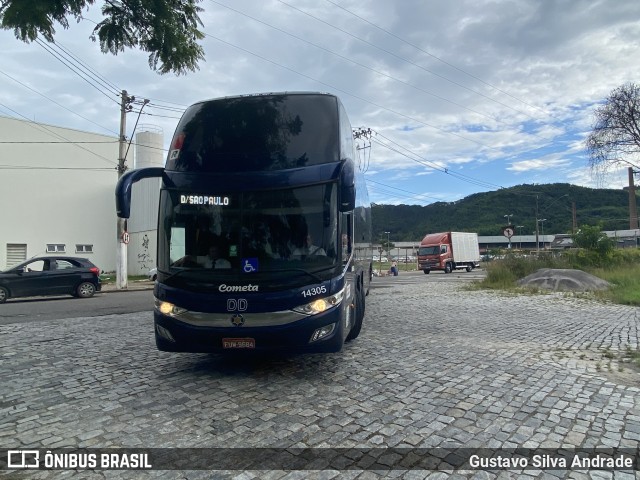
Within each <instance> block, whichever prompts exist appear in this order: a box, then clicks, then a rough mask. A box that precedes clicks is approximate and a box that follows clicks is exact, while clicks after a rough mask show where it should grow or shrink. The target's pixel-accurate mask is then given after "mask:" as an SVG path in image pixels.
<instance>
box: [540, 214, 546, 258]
mask: <svg viewBox="0 0 640 480" xmlns="http://www.w3.org/2000/svg"><path fill="white" fill-rule="evenodd" d="M538 221H539V222H540V226H541V227H542V249H543V250H546V248H547V247H546V245H545V243H544V222H546V221H547V219H546V218H541V219H540V220H538Z"/></svg>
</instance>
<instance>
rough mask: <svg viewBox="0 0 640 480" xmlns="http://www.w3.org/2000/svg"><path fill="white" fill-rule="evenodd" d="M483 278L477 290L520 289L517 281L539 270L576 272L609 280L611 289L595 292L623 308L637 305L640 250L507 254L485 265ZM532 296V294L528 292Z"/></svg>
mask: <svg viewBox="0 0 640 480" xmlns="http://www.w3.org/2000/svg"><path fill="white" fill-rule="evenodd" d="M484 267H485V270H486V271H487V275H486V277H485V278H484V279H483V280H481V281H480V282H477V283H476V285H475V286H476V287H477V288H482V289H490V290H507V291H519V290H522V288H521V287H519V286H518V284H517V281H518V280H520V279H521V278H524V277H526V276H527V275H530V274H532V273H534V272H536V271H538V270H539V269H541V268H568V269H578V270H582V271H584V272H587V273H590V274H591V275H595V276H596V277H598V278H601V279H603V280H606V281H608V282H609V283H610V284H611V288H609V289H608V290H605V291H600V292H595V293H594V295H595V296H596V297H597V298H600V299H602V300H607V301H611V302H613V303H617V304H622V305H633V306H640V250H638V249H626V250H616V251H614V252H612V253H611V254H610V255H606V256H605V257H602V258H601V257H597V256H594V255H593V252H586V253H585V252H582V251H572V252H562V253H560V254H555V253H554V254H551V253H546V252H545V254H541V255H540V256H531V257H522V256H517V255H509V254H508V255H506V256H505V258H503V259H501V260H494V261H492V262H488V263H486V264H485V265H484ZM527 291H530V292H531V293H535V291H532V290H527Z"/></svg>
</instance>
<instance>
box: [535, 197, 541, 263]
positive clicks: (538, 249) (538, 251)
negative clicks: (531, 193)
mask: <svg viewBox="0 0 640 480" xmlns="http://www.w3.org/2000/svg"><path fill="white" fill-rule="evenodd" d="M538 231H539V230H538V195H536V254H537V255H540V240H539V238H540V237H539V235H538Z"/></svg>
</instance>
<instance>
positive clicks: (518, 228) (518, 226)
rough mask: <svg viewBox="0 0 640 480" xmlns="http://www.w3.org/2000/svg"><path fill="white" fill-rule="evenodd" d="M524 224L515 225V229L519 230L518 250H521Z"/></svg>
mask: <svg viewBox="0 0 640 480" xmlns="http://www.w3.org/2000/svg"><path fill="white" fill-rule="evenodd" d="M523 228H524V225H516V229H517V230H519V232H518V236H519V237H520V250H522V229H523Z"/></svg>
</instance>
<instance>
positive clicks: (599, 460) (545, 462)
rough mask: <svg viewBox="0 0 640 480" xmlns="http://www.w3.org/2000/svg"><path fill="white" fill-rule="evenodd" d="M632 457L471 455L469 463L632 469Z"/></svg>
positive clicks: (475, 464)
mask: <svg viewBox="0 0 640 480" xmlns="http://www.w3.org/2000/svg"><path fill="white" fill-rule="evenodd" d="M633 461H634V459H633V457H631V456H625V455H619V456H614V457H608V456H603V455H592V456H589V457H587V456H579V455H575V456H573V457H572V458H565V457H556V456H554V455H533V456H532V457H531V458H526V457H503V456H500V455H498V456H495V457H482V456H480V455H471V457H469V465H470V466H471V467H472V468H528V467H533V468H578V469H589V468H599V469H632V468H633Z"/></svg>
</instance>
